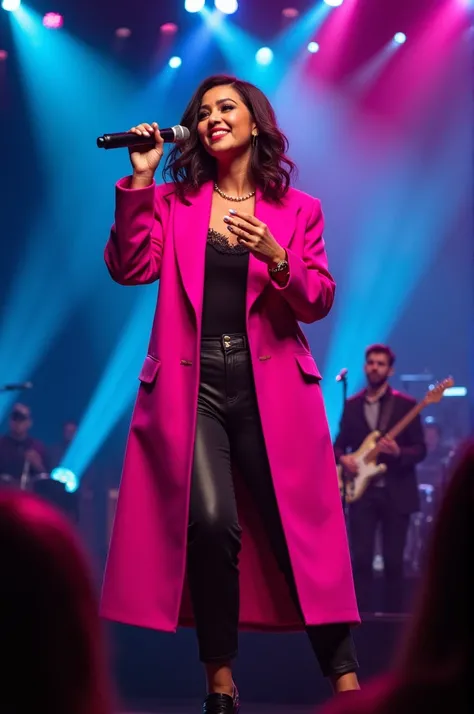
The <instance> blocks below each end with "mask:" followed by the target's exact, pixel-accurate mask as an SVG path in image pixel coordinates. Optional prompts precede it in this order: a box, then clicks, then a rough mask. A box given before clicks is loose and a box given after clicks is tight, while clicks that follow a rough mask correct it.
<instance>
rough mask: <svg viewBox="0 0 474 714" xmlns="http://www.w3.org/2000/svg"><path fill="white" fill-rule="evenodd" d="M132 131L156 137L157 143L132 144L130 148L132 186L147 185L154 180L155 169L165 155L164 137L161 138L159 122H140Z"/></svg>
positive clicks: (140, 134)
mask: <svg viewBox="0 0 474 714" xmlns="http://www.w3.org/2000/svg"><path fill="white" fill-rule="evenodd" d="M130 131H131V132H132V133H133V134H137V135H138V136H144V137H150V136H153V135H154V137H155V145H154V146H153V147H152V148H150V146H149V145H148V146H131V147H130V149H129V154H130V161H131V163H132V167H133V180H132V187H133V185H134V184H135V185H136V186H140V185H147V184H150V183H151V182H152V181H153V177H154V175H155V171H156V169H157V168H158V164H159V163H160V160H161V157H162V156H163V139H162V138H161V134H160V130H159V128H158V124H157V123H156V122H153V124H146V123H143V124H139V125H138V126H133V127H132V128H131V129H130Z"/></svg>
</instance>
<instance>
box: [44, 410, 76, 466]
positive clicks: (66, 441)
mask: <svg viewBox="0 0 474 714" xmlns="http://www.w3.org/2000/svg"><path fill="white" fill-rule="evenodd" d="M76 432H77V424H76V422H75V421H66V422H64V424H63V432H62V440H61V442H60V443H58V444H54V445H53V446H51V448H50V453H51V465H52V467H53V468H54V467H56V466H60V465H61V461H62V459H63V457H64V456H65V454H66V453H67V451H68V449H69V447H70V446H71V444H72V442H73V440H74V437H75V436H76Z"/></svg>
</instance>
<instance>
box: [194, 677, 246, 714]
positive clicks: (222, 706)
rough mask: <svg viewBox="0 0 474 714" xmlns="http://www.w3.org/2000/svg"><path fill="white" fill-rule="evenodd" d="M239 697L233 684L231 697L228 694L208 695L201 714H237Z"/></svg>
mask: <svg viewBox="0 0 474 714" xmlns="http://www.w3.org/2000/svg"><path fill="white" fill-rule="evenodd" d="M239 711H240V697H239V692H238V690H237V687H236V686H235V684H234V691H233V693H232V696H230V694H217V693H213V694H208V695H207V697H206V698H205V700H204V704H203V705H202V714H239Z"/></svg>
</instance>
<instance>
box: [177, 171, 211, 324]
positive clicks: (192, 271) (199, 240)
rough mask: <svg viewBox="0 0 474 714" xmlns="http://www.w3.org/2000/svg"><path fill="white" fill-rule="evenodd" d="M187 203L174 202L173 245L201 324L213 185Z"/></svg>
mask: <svg viewBox="0 0 474 714" xmlns="http://www.w3.org/2000/svg"><path fill="white" fill-rule="evenodd" d="M188 201H189V204H190V205H186V204H184V203H182V202H181V201H179V200H177V199H175V210H174V243H175V250H176V258H177V262H178V267H179V272H180V274H181V280H182V282H183V287H184V290H185V292H186V294H187V296H188V298H189V301H190V303H191V305H192V307H193V309H194V312H195V314H196V321H197V324H200V320H201V313H202V296H203V289H204V269H205V255H206V239H207V232H208V229H209V222H210V218H211V201H212V182H210V181H209V182H207V183H205V184H204V185H203V186H202V187H201V188H200V190H199V191H198V192H197V193H196V194H194V195H193V196H191V197H189V198H188Z"/></svg>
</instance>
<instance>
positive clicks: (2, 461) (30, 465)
mask: <svg viewBox="0 0 474 714" xmlns="http://www.w3.org/2000/svg"><path fill="white" fill-rule="evenodd" d="M32 426H33V421H32V418H31V410H30V408H29V407H28V406H26V404H20V403H17V404H15V405H14V406H13V409H12V411H11V413H10V420H9V432H8V434H5V435H4V436H2V437H0V485H1V484H3V485H8V484H10V485H16V486H19V485H20V484H21V480H22V476H23V477H26V478H29V477H30V476H36V475H38V474H40V473H45V472H47V471H48V467H49V459H48V454H47V451H46V447H45V446H44V444H43V443H42V442H41V441H38V439H33V437H31V436H30V429H31V427H32Z"/></svg>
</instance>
